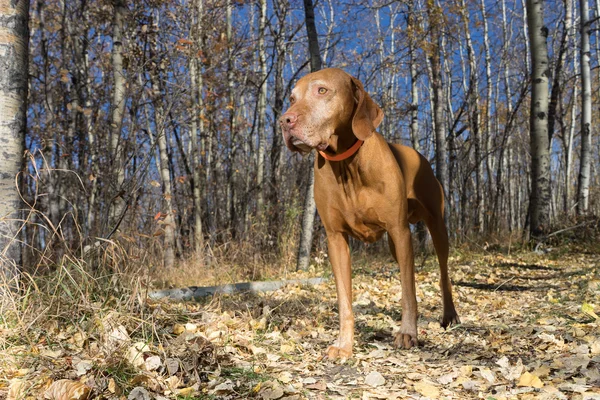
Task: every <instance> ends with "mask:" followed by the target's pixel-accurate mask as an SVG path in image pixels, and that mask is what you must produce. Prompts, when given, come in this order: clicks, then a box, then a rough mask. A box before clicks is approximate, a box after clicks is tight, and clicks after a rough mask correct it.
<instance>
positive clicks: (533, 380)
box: [517, 372, 544, 389]
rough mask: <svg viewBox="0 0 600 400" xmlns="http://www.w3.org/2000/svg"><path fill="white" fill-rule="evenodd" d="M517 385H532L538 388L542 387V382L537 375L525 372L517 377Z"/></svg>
mask: <svg viewBox="0 0 600 400" xmlns="http://www.w3.org/2000/svg"><path fill="white" fill-rule="evenodd" d="M517 386H527V387H534V388H537V389H539V388H541V387H543V386H544V384H543V383H542V381H541V380H540V378H538V377H537V376H535V375H533V374H530V373H529V372H525V373H524V374H523V375H521V377H520V378H519V383H517Z"/></svg>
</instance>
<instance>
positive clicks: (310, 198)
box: [296, 0, 322, 270]
mask: <svg viewBox="0 0 600 400" xmlns="http://www.w3.org/2000/svg"><path fill="white" fill-rule="evenodd" d="M304 15H305V19H306V33H307V34H308V52H309V55H310V70H311V72H315V71H318V70H320V69H321V65H322V62H321V52H320V50H319V39H318V37H317V27H316V26H315V9H314V7H313V2H312V0H304ZM307 158H308V185H306V192H305V193H304V210H303V212H302V233H301V236H300V246H299V247H298V260H297V263H296V269H299V270H300V269H302V270H306V269H308V264H309V262H310V250H311V247H312V237H313V226H314V223H315V212H316V210H317V207H316V205H315V197H314V191H315V170H314V160H315V157H314V154H313V152H311V153H310V155H309V157H307Z"/></svg>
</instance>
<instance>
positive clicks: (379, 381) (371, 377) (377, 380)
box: [365, 371, 385, 387]
mask: <svg viewBox="0 0 600 400" xmlns="http://www.w3.org/2000/svg"><path fill="white" fill-rule="evenodd" d="M365 383H366V384H367V385H369V386H371V387H377V386H381V385H383V384H385V378H384V377H383V375H381V374H380V373H379V372H377V371H371V372H369V374H368V375H367V376H366V377H365Z"/></svg>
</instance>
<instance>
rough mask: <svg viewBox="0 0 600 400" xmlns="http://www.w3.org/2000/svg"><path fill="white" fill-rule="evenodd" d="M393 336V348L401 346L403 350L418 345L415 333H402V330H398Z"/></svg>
mask: <svg viewBox="0 0 600 400" xmlns="http://www.w3.org/2000/svg"><path fill="white" fill-rule="evenodd" d="M394 336H395V338H394V347H395V348H397V349H398V348H402V349H405V350H408V349H410V348H412V347H417V346H418V345H419V342H418V341H417V334H416V333H415V334H408V333H402V332H398V333H396V334H395V335H394Z"/></svg>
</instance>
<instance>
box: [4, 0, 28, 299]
mask: <svg viewBox="0 0 600 400" xmlns="http://www.w3.org/2000/svg"><path fill="white" fill-rule="evenodd" d="M0 16H1V18H0V33H1V34H0V48H1V49H2V52H1V53H0V142H1V143H2V157H0V171H1V173H0V216H1V217H0V254H1V258H0V306H2V305H3V304H5V301H8V299H7V297H6V296H7V293H6V291H5V290H13V289H16V287H17V284H18V277H19V268H20V266H21V246H20V245H19V242H20V238H19V226H20V224H21V217H20V209H21V198H20V195H19V187H20V182H21V176H20V174H19V172H20V171H21V169H22V166H23V150H24V143H25V131H26V129H27V120H26V118H27V77H28V76H27V75H28V71H29V67H28V60H29V52H28V49H29V30H28V25H27V23H28V18H29V1H25V0H19V1H13V0H11V1H8V0H1V1H0ZM0 308H3V307H0Z"/></svg>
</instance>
